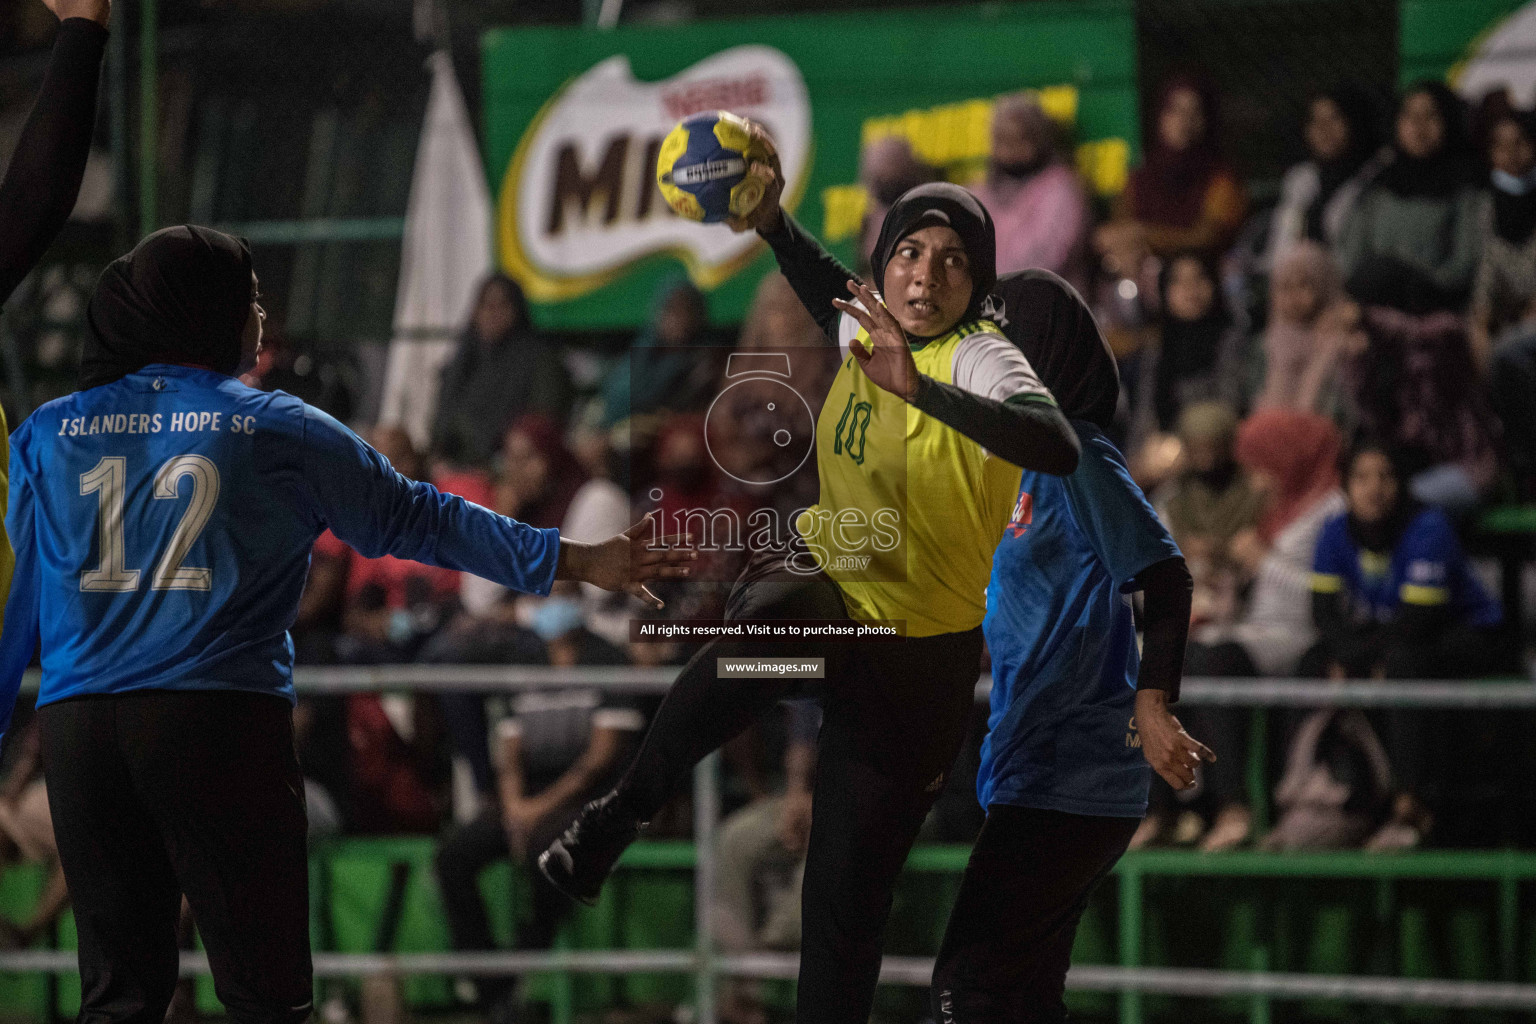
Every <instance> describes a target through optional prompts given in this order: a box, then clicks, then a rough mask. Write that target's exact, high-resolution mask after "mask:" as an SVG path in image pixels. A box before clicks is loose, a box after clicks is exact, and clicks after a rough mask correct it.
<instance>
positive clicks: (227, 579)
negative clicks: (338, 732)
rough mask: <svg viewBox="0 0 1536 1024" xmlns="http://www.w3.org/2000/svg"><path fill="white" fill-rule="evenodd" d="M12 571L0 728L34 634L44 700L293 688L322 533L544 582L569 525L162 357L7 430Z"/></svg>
mask: <svg viewBox="0 0 1536 1024" xmlns="http://www.w3.org/2000/svg"><path fill="white" fill-rule="evenodd" d="M10 470H11V478H10V509H9V512H8V514H7V516H6V527H7V529H8V530H9V531H10V535H11V539H12V541H13V543H14V546H15V549H16V556H17V557H16V572H15V577H14V581H13V583H12V588H11V597H10V601H9V602H8V603H7V605H6V609H5V625H4V629H3V631H0V730H3V728H5V727H8V726H9V723H10V713H11V707H12V704H13V703H14V701H15V696H16V690H17V687H18V685H19V684H20V681H21V676H22V673H23V672H24V671H25V669H26V667H27V664H28V662H29V661H30V660H31V657H32V652H33V649H34V645H35V643H36V640H37V638H38V636H39V634H41V640H42V651H43V657H42V663H43V684H42V692H41V694H40V696H39V698H38V703H39V704H49V703H52V702H54V701H59V700H63V699H65V698H68V697H76V696H80V695H84V694H112V693H124V692H127V691H130V690H143V689H158V690H247V691H256V692H260V693H273V694H281V695H283V696H286V697H288V699H290V700H292V699H293V683H292V665H293V644H292V642H291V641H290V639H289V637H288V626H289V625H290V624H291V623H292V622H293V619H294V616H295V615H296V614H297V611H298V606H299V595H300V593H301V592H302V591H303V589H304V580H305V576H306V574H307V572H308V568H309V552H310V548H311V547H312V546H313V544H314V541H315V538H316V537H317V536H319V535H320V533H321V532H322V531H324V530H326V529H327V528H329V529H330V530H331V531H332V532H334V533H335V534H336V536H337V537H339V538H341V539H342V540H344V541H346V542H347V543H348V544H350V545H352V547H354V548H356V549H357V550H358V551H359V552H360V553H361V554H363V555H366V556H368V557H377V556H380V555H394V556H396V557H397V558H407V559H413V560H416V561H420V562H427V563H429V564H432V565H440V566H444V567H446V568H449V569H460V570H464V571H467V572H472V573H476V574H478V575H481V576H484V577H486V578H488V579H492V580H495V581H496V582H498V583H501V584H504V585H505V586H508V587H511V588H514V589H516V590H522V591H526V592H530V593H538V594H543V593H548V591H549V588H550V585H551V583H552V582H553V580H554V575H555V566H556V562H557V560H558V556H559V531H557V530H538V529H534V528H533V527H530V526H527V525H525V524H523V523H519V522H515V521H513V520H511V519H507V518H505V517H503V516H498V515H496V514H495V513H493V512H491V511H489V510H487V509H484V508H481V507H480V506H478V505H472V504H470V503H469V502H466V501H464V500H463V499H462V498H458V497H453V496H451V495H445V494H442V493H440V492H439V491H437V490H436V489H435V488H434V487H432V486H431V485H429V484H425V483H416V482H412V481H410V480H407V479H406V478H405V477H403V476H401V475H400V474H399V473H397V472H395V471H394V469H393V468H391V466H390V465H389V463H388V461H387V460H385V459H384V457H383V456H381V455H380V454H379V453H378V452H376V451H374V450H373V449H372V448H370V447H369V446H368V445H366V444H364V443H363V442H362V441H361V440H360V439H358V437H357V436H356V435H355V434H353V433H352V432H351V431H350V430H348V429H347V428H346V427H344V426H342V425H341V424H340V423H338V422H336V420H334V419H332V418H331V417H330V416H327V415H326V414H325V413H323V412H320V411H319V410H316V409H313V408H310V407H309V406H306V405H305V404H304V403H303V402H301V401H299V400H298V399H297V398H294V397H293V396H291V395H287V394H284V393H282V392H273V393H268V392H262V391H256V390H254V389H252V388H248V387H246V386H245V385H243V384H241V383H240V382H239V381H237V380H235V379H233V378H231V377H226V376H224V375H223V374H219V373H214V372H212V371H208V370H198V369H191V368H187V367H180V366H166V365H153V366H148V367H145V368H144V369H143V370H141V371H139V372H137V373H133V374H130V375H128V376H126V377H124V378H122V379H121V380H118V381H115V382H113V383H111V384H105V385H102V386H101V387H96V388H90V389H88V390H86V391H81V392H77V393H76V394H73V395H69V396H68V397H65V398H61V399H58V400H57V401H54V402H50V403H48V404H47V405H45V406H43V407H42V408H40V409H38V410H37V411H36V412H35V413H33V414H32V416H31V417H30V418H29V419H28V420H27V421H26V422H25V423H23V424H22V425H21V426H20V427H18V428H17V430H16V433H15V434H13V435H12V437H11V461H10Z"/></svg>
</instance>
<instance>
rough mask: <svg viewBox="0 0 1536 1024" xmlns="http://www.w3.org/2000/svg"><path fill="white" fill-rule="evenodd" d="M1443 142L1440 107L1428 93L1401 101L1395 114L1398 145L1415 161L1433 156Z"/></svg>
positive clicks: (1443, 125)
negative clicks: (1399, 107) (1400, 106)
mask: <svg viewBox="0 0 1536 1024" xmlns="http://www.w3.org/2000/svg"><path fill="white" fill-rule="evenodd" d="M1444 142H1445V122H1444V121H1443V120H1441V118H1440V108H1439V107H1437V106H1435V101H1434V99H1432V98H1431V97H1430V95H1429V93H1427V92H1416V93H1413V94H1411V95H1410V96H1408V98H1407V99H1405V100H1403V106H1402V109H1401V110H1399V111H1398V114H1397V144H1398V145H1399V146H1400V147H1402V150H1403V152H1404V153H1406V154H1408V155H1409V156H1411V157H1413V158H1414V159H1415V160H1423V159H1424V158H1425V157H1428V156H1433V155H1434V153H1435V151H1436V150H1438V149H1439V148H1440V146H1441V144H1442V143H1444Z"/></svg>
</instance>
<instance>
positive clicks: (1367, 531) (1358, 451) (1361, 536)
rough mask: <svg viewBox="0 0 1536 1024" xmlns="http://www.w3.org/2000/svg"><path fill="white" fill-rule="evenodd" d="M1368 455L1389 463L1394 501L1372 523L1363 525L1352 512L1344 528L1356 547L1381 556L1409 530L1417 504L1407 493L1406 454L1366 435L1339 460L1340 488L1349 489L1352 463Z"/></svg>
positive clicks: (1408, 464)
mask: <svg viewBox="0 0 1536 1024" xmlns="http://www.w3.org/2000/svg"><path fill="white" fill-rule="evenodd" d="M1368 452H1375V453H1376V454H1377V455H1381V456H1383V457H1385V458H1386V460H1387V461H1388V462H1389V463H1391V464H1392V475H1393V476H1395V477H1397V501H1396V502H1395V503H1394V504H1393V506H1392V508H1391V509H1389V510H1388V512H1387V514H1386V515H1385V516H1383V517H1382V518H1381V519H1380V520H1378V521H1377V522H1374V523H1366V522H1362V521H1361V520H1359V519H1357V518H1356V517H1355V514H1354V512H1350V513H1348V515H1347V518H1346V520H1345V526H1346V527H1347V529H1348V531H1349V536H1350V539H1351V540H1353V541H1354V542H1355V543H1356V544H1357V545H1359V546H1360V547H1361V548H1364V549H1365V550H1366V551H1374V552H1377V553H1378V554H1380V553H1385V552H1390V551H1392V550H1393V549H1394V548H1396V547H1397V542H1398V541H1399V540H1401V539H1402V536H1403V531H1404V530H1406V529H1408V524H1409V523H1410V522H1412V521H1413V517H1414V516H1416V515H1418V514H1419V504H1418V502H1416V501H1414V499H1413V495H1412V494H1410V493H1409V492H1408V480H1409V478H1410V477H1411V476H1412V475H1413V467H1412V464H1411V461H1410V460H1409V458H1408V456H1407V453H1406V452H1404V451H1402V450H1401V449H1400V448H1398V447H1397V446H1395V445H1392V444H1388V443H1387V442H1386V441H1383V440H1382V439H1381V438H1379V437H1373V436H1371V435H1369V434H1362V435H1360V436H1358V437H1356V439H1355V442H1354V443H1353V444H1351V445H1350V446H1349V448H1347V449H1346V450H1345V452H1344V454H1343V456H1342V457H1341V458H1340V459H1339V485H1340V486H1341V487H1345V488H1347V487H1348V486H1349V474H1350V471H1351V470H1353V469H1354V468H1355V460H1356V459H1358V458H1360V456H1362V455H1365V454H1366V453H1368Z"/></svg>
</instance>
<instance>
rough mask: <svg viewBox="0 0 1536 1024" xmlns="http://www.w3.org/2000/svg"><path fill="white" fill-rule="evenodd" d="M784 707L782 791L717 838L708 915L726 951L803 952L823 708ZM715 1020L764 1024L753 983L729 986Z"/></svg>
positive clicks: (808, 704)
mask: <svg viewBox="0 0 1536 1024" xmlns="http://www.w3.org/2000/svg"><path fill="white" fill-rule="evenodd" d="M783 707H784V709H785V718H786V723H787V732H788V735H787V736H786V739H785V746H784V791H783V792H782V793H780V794H778V795H775V796H770V797H766V798H764V799H761V800H756V801H754V802H752V803H750V804H748V805H747V806H745V807H743V808H742V809H741V810H739V811H737V812H735V813H734V814H732V815H730V816H729V817H727V818H726V819H725V820H724V821H723V822H721V824H720V831H719V832H718V833H717V834H716V838H715V845H716V851H717V852H716V857H717V860H716V865H715V893H714V903H713V907H712V909H711V915H712V920H713V923H714V934H715V939H716V941H717V942H718V943H719V944H720V948H721V949H722V950H723V951H726V952H730V953H744V952H749V951H752V950H761V949H782V950H788V949H799V948H800V883H801V880H802V878H803V877H804V874H805V850H806V844H807V842H808V841H809V839H810V835H811V791H812V788H813V784H814V782H815V779H816V736H817V733H818V731H819V730H820V728H821V708H820V706H819V705H817V704H816V703H815V702H814V701H810V700H795V701H789V702H786V703H785V704H784V705H783ZM720 1015H721V1018H722V1019H723V1020H725V1021H726V1022H727V1024H766V1021H767V1015H766V1011H765V1010H764V1008H763V1005H762V998H761V994H760V993H759V991H758V986H757V984H756V983H754V982H745V981H743V982H738V983H736V984H732V985H728V986H727V988H726V991H725V992H724V993H723V998H722V1000H721V1007H720Z"/></svg>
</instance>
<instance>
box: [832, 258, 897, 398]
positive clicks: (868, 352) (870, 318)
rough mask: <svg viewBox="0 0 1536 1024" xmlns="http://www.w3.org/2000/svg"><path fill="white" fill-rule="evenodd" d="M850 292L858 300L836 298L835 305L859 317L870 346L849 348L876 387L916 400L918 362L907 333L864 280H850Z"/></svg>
mask: <svg viewBox="0 0 1536 1024" xmlns="http://www.w3.org/2000/svg"><path fill="white" fill-rule="evenodd" d="M848 291H849V293H850V294H851V295H852V296H853V298H854V300H855V301H853V302H849V301H846V300H844V299H833V300H832V305H834V306H836V307H837V308H838V309H840V310H842V311H843V312H844V313H847V314H848V315H849V316H851V317H853V318H854V319H855V320H857V321H858V322H859V326H860V327H862V328H864V330H865V332H867V333H868V334H869V347H868V348H866V347H865V346H863V345H860V344H857V343H854V344H852V345H849V346H848V349H849V351H851V352H852V353H853V357H854V358H855V359H857V360H858V361H859V368H860V369H862V370H863V371H864V373H865V374H866V375H867V376H868V377H869V379H870V380H872V381H874V382H875V384H876V386H878V387H880V388H883V389H884V390H886V391H889V392H890V393H891V394H893V395H897V396H899V397H901V398H903V399H905V400H906V401H908V402H910V401H912V400H913V399H915V398H916V397H917V386H918V385H917V361H916V360H914V359H913V358H912V349H911V348H910V347H909V346H908V345H907V332H906V331H903V330H902V329H901V324H899V323H897V322H896V318H895V317H894V316H892V315H891V311H890V310H888V309H886V308H885V305H884V304H883V303H882V302H881V301H880V300H879V299H877V298H875V293H874V292H872V291H870V290H869V289H868V288H866V287H865V286H864V285H863V283H861V282H859V281H849V282H848Z"/></svg>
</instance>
